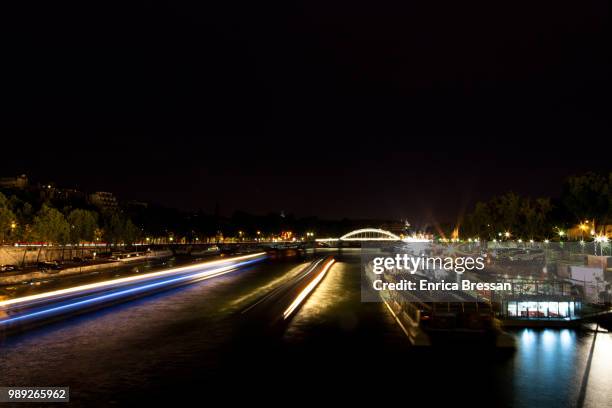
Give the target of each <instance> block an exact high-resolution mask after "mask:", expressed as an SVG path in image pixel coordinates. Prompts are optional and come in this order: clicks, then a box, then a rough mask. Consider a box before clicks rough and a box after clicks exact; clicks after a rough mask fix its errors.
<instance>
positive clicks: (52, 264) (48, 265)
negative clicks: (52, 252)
mask: <svg viewBox="0 0 612 408" xmlns="http://www.w3.org/2000/svg"><path fill="white" fill-rule="evenodd" d="M38 269H41V270H43V271H47V270H50V269H52V270H58V269H62V266H61V265H60V263H59V262H57V261H44V262H39V263H38Z"/></svg>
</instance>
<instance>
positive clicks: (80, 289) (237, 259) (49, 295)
mask: <svg viewBox="0 0 612 408" xmlns="http://www.w3.org/2000/svg"><path fill="white" fill-rule="evenodd" d="M263 255H265V252H258V253H256V254H252V255H244V256H238V257H235V258H227V259H221V260H218V261H209V262H202V263H199V264H195V265H189V266H183V267H180V268H173V269H168V270H165V271H160V272H151V273H146V274H143V275H137V276H128V277H126V278H119V279H111V280H107V281H103V282H97V283H91V284H87V285H80V286H74V287H72V288H66V289H60V290H54V291H51V292H45V293H40V294H37V295H30V296H24V297H20V298H15V299H9V300H5V301H1V302H0V307H6V306H11V305H16V304H20V303H25V302H31V301H33V300H42V299H48V298H53V297H57V296H63V295H68V294H72V293H78V292H83V291H89V290H92V289H101V288H107V287H110V286H114V285H117V284H124V283H131V282H138V281H143V280H148V279H151V278H158V277H163V276H169V275H173V274H176V273H180V272H187V271H190V270H197V269H199V268H202V267H207V266H215V265H221V264H224V263H228V262H240V261H244V260H247V259H253V258H256V257H260V256H263Z"/></svg>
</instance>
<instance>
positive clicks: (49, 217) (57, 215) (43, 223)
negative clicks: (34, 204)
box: [31, 204, 70, 244]
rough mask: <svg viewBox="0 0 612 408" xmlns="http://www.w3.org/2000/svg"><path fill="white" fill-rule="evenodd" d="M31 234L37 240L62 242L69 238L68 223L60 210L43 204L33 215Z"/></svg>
mask: <svg viewBox="0 0 612 408" xmlns="http://www.w3.org/2000/svg"><path fill="white" fill-rule="evenodd" d="M31 235H32V238H33V239H34V240H37V241H44V242H51V243H60V244H64V243H66V242H67V241H68V239H69V235H70V225H69V224H68V222H67V221H66V218H65V217H64V215H63V214H62V213H61V212H59V211H58V210H56V209H55V208H53V207H50V206H49V205H47V204H43V205H42V207H41V209H40V211H39V212H38V213H37V214H36V216H35V217H34V222H33V223H32V231H31Z"/></svg>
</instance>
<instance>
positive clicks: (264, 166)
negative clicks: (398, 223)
mask: <svg viewBox="0 0 612 408" xmlns="http://www.w3.org/2000/svg"><path fill="white" fill-rule="evenodd" d="M15 3H16V4H13V5H11V6H8V7H10V9H6V7H7V6H2V7H3V8H5V9H4V10H3V12H2V13H0V15H1V16H2V17H0V18H1V19H2V20H1V21H0V23H1V24H0V30H1V34H2V35H1V39H0V41H1V42H2V70H3V73H2V89H1V91H0V98H1V100H2V105H3V107H2V112H1V113H0V115H1V116H2V124H1V126H2V147H3V148H2V152H1V154H2V156H3V158H2V161H1V162H0V167H1V168H2V174H6V175H8V174H15V173H21V172H25V173H27V174H29V175H30V176H31V178H33V179H36V180H47V179H51V180H54V181H56V182H57V183H59V184H61V185H65V186H78V187H80V188H83V189H86V190H111V191H116V192H117V193H118V194H119V195H120V196H122V197H123V198H135V199H141V200H150V201H156V202H159V203H162V204H165V205H171V206H178V207H181V208H186V209H190V208H203V209H205V210H208V211H212V209H213V208H214V206H215V203H216V202H218V203H219V205H220V206H221V210H222V211H223V212H225V213H230V212H231V211H233V210H235V209H237V208H242V209H245V210H249V211H253V212H264V213H265V212H268V211H279V210H281V209H283V210H285V211H286V212H295V213H296V214H298V215H319V216H322V217H341V216H348V217H384V218H389V217H409V218H421V217H425V216H428V215H429V214H432V213H433V214H434V215H435V216H436V217H437V218H440V219H443V218H452V217H454V216H455V215H456V214H457V213H459V212H460V211H461V210H462V208H464V207H465V206H466V205H470V204H471V203H473V202H474V200H476V199H482V198H486V197H488V196H490V195H491V194H495V193H499V192H503V191H506V190H514V191H517V192H520V193H525V194H530V195H555V194H558V192H559V190H560V186H561V181H562V179H563V178H564V177H565V176H567V175H568V174H572V173H576V172H581V171H585V170H589V169H593V170H604V171H605V170H610V169H611V167H612V166H611V165H610V162H611V158H612V153H611V149H610V147H611V146H610V142H609V138H610V137H609V135H610V133H611V132H610V130H611V129H610V112H611V109H610V108H611V107H610V71H611V69H610V68H611V67H610V49H611V47H610V40H609V39H610V38H611V36H610V27H609V5H608V2H607V1H604V0H594V1H591V0H586V1H581V2H576V1H564V0H561V1H558V0H555V1H552V0H543V1H536V2H534V1H513V2H491V1H476V2H457V1H442V0H439V1H421V2H414V1H410V2H408V1H401V2H389V1H376V2H372V1H343V2H339V1H331V0H327V1H312V0H310V1H305V2H296V1H290V0H285V1H282V2H263V3H262V2H253V1H248V2H247V1H244V2H242V1H222V2H204V1H197V2H196V1H191V2H181V1H177V2H150V1H139V2H130V3H131V4H127V3H128V2H118V3H113V2H98V3H94V2H83V1H81V2H70V1H68V2H40V4H35V3H31V2H28V3H26V2H15ZM440 151H445V152H446V153H441V152H440Z"/></svg>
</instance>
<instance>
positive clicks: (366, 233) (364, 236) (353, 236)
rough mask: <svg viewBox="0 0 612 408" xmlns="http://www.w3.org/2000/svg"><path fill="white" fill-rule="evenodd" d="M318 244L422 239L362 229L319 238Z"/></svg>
mask: <svg viewBox="0 0 612 408" xmlns="http://www.w3.org/2000/svg"><path fill="white" fill-rule="evenodd" d="M316 241H317V242H342V241H346V242H355V241H356V242H368V241H404V242H418V241H423V240H422V239H419V238H415V237H406V238H402V237H400V236H398V235H395V234H394V233H392V232H389V231H385V230H383V229H379V228H362V229H357V230H354V231H351V232H349V233H347V234H344V235H343V236H341V237H340V238H317V239H316Z"/></svg>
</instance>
